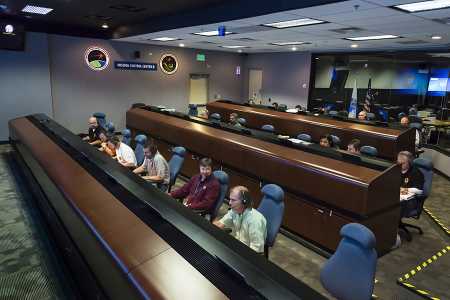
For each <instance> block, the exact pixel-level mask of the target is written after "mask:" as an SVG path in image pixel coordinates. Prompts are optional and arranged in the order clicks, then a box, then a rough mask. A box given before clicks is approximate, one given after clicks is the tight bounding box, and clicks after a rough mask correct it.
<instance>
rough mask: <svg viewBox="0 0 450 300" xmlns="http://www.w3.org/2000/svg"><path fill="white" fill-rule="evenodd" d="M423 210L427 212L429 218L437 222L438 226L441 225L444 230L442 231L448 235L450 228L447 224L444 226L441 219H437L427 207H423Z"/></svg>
mask: <svg viewBox="0 0 450 300" xmlns="http://www.w3.org/2000/svg"><path fill="white" fill-rule="evenodd" d="M423 210H424V211H425V212H426V213H427V215H428V216H430V218H431V219H432V220H433V221H434V222H435V223H436V224H438V226H439V227H441V229H442V230H444V232H445V233H446V234H447V235H450V229H449V228H447V226H445V225H444V224H443V223H442V222H441V220H439V219H438V218H437V217H436V216H435V215H434V214H433V213H432V212H431V211H430V209H428V208H427V207H425V206H424V207H423Z"/></svg>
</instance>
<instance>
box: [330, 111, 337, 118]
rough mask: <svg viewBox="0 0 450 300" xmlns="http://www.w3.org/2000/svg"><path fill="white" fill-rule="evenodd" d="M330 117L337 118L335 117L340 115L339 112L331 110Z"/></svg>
mask: <svg viewBox="0 0 450 300" xmlns="http://www.w3.org/2000/svg"><path fill="white" fill-rule="evenodd" d="M328 115H330V116H332V117H335V116H337V115H338V112H337V111H336V110H330V111H329V112H328Z"/></svg>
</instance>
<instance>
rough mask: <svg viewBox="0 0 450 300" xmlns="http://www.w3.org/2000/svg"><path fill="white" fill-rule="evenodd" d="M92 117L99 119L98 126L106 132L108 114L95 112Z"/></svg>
mask: <svg viewBox="0 0 450 300" xmlns="http://www.w3.org/2000/svg"><path fill="white" fill-rule="evenodd" d="M92 116H93V117H95V118H96V119H97V123H98V125H100V126H102V127H103V128H104V129H105V130H106V114H105V113H102V112H95V113H93V114H92Z"/></svg>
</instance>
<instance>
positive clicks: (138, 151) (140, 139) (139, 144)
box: [134, 134, 147, 166]
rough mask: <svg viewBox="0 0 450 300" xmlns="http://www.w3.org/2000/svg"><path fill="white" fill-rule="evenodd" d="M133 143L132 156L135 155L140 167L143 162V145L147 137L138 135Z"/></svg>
mask: <svg viewBox="0 0 450 300" xmlns="http://www.w3.org/2000/svg"><path fill="white" fill-rule="evenodd" d="M134 141H135V142H136V147H135V148H134V154H135V155H136V161H137V165H138V166H140V165H142V163H143V162H144V159H145V156H144V145H145V143H146V142H147V137H146V136H145V135H144V134H138V135H137V136H136V137H135V138H134Z"/></svg>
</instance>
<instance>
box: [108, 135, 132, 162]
mask: <svg viewBox="0 0 450 300" xmlns="http://www.w3.org/2000/svg"><path fill="white" fill-rule="evenodd" d="M108 148H110V149H111V150H115V151H116V158H117V161H118V162H119V164H121V165H122V166H124V167H135V166H136V164H137V161H136V155H135V154H134V151H133V149H131V147H130V146H128V145H127V144H124V143H122V142H121V141H120V140H119V138H118V137H117V136H113V137H112V138H110V139H109V140H108Z"/></svg>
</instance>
